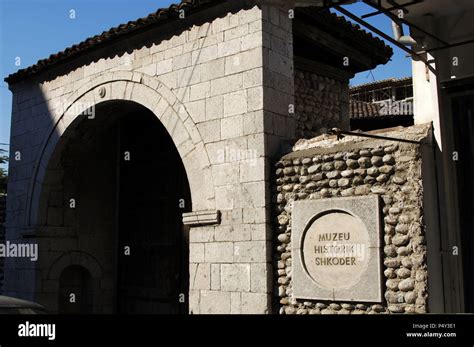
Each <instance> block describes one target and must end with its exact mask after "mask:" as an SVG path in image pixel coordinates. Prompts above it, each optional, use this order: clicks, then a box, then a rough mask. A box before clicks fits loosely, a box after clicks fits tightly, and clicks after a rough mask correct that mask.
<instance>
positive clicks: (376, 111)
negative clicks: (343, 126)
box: [349, 99, 413, 119]
mask: <svg viewBox="0 0 474 347" xmlns="http://www.w3.org/2000/svg"><path fill="white" fill-rule="evenodd" d="M393 107H394V109H392V110H391V108H390V105H385V106H384V105H382V104H375V103H371V102H364V101H359V100H354V99H351V100H350V102H349V117H350V119H387V118H397V117H406V116H413V115H412V114H409V113H404V110H400V109H397V108H396V102H394V104H393Z"/></svg>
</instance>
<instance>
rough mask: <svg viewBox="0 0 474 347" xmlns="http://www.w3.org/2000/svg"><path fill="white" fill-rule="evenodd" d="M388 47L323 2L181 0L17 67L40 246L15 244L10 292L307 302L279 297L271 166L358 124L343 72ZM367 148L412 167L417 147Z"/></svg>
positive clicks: (20, 239) (25, 165) (13, 234)
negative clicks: (31, 249)
mask: <svg viewBox="0 0 474 347" xmlns="http://www.w3.org/2000/svg"><path fill="white" fill-rule="evenodd" d="M293 10H294V12H293ZM293 14H294V18H293ZM391 54H392V51H391V49H390V48H389V47H387V46H385V45H384V43H383V42H382V41H380V40H378V39H375V38H373V37H372V36H371V35H369V34H367V33H365V32H364V31H362V30H360V29H359V28H357V27H354V26H352V25H351V24H349V23H348V22H346V21H345V20H344V19H342V18H339V17H337V16H335V15H332V14H329V13H327V12H321V11H320V9H319V8H317V7H305V8H295V9H290V11H289V10H288V9H283V8H278V7H274V6H271V5H258V4H255V3H254V2H253V1H240V0H239V1H237V0H232V1H222V0H207V1H192V2H191V1H183V2H182V3H181V4H179V5H174V6H171V7H170V8H167V9H160V10H158V11H157V12H156V13H153V14H151V15H149V16H147V17H145V18H142V19H139V20H136V21H133V22H129V23H127V24H123V25H120V26H118V27H116V28H113V29H111V30H109V31H107V32H104V33H102V34H100V35H97V36H94V37H92V38H89V39H87V40H85V41H84V42H82V43H80V44H78V45H74V46H72V47H70V48H67V49H65V50H64V51H62V52H59V53H57V54H54V55H51V56H50V57H49V58H47V59H45V60H41V61H39V62H38V63H37V64H35V65H33V66H31V67H29V68H27V69H24V70H20V71H18V72H17V73H15V74H13V75H10V76H9V77H8V78H6V81H7V82H8V84H9V87H10V90H11V91H12V93H13V110H12V128H11V142H10V143H11V147H10V153H11V160H10V167H9V186H8V202H7V223H6V238H7V240H9V241H10V242H16V243H25V242H30V243H37V244H38V247H39V257H38V260H37V261H36V262H33V261H30V260H29V259H25V258H6V260H5V282H4V288H3V294H5V295H11V296H17V297H21V298H25V299H29V300H33V301H37V302H39V303H41V304H43V305H45V306H46V307H47V308H48V309H49V310H50V311H51V312H64V313H79V312H93V313H112V312H122V313H135V312H140V313H179V312H181V313H185V312H190V313H197V314H199V313H272V312H273V313H277V312H278V311H279V310H280V307H279V305H283V306H284V307H285V308H283V311H285V312H287V313H291V312H292V310H294V311H295V310H298V309H299V308H298V307H299V306H298V304H297V302H292V303H290V302H288V303H285V302H283V303H282V304H280V303H281V300H284V299H285V298H286V295H287V292H286V289H291V286H290V285H288V282H286V283H281V284H282V286H286V287H287V288H283V289H284V293H280V294H281V295H279V291H282V290H283V289H282V288H280V286H278V285H277V281H278V283H280V282H282V281H283V282H284V281H289V279H288V273H287V272H285V274H283V270H285V271H287V270H288V269H287V267H288V263H289V259H288V258H287V259H286V262H287V263H286V265H285V266H284V268H281V266H280V263H279V262H280V261H282V260H283V258H281V257H282V256H283V254H287V252H280V253H278V255H276V254H275V249H276V247H280V248H279V249H280V250H282V251H283V250H284V249H283V248H282V247H281V245H280V246H279V245H277V244H276V243H277V241H276V240H277V239H276V237H277V235H278V234H281V233H282V232H280V231H278V230H280V229H279V227H278V226H276V225H275V223H274V221H275V210H274V209H273V207H275V206H274V204H273V201H274V199H275V198H276V195H275V194H274V191H275V189H276V188H277V187H278V188H280V185H279V184H278V185H277V183H276V182H275V180H274V175H273V174H274V169H273V164H274V162H275V161H278V160H279V157H280V156H281V155H282V154H283V153H286V152H287V151H288V150H289V149H290V148H291V145H292V144H293V143H294V142H295V141H296V140H297V139H299V138H302V137H304V138H310V137H314V136H316V135H321V134H324V133H326V132H327V130H328V129H330V128H333V127H339V128H341V129H349V118H348V111H349V84H348V81H349V79H350V78H351V77H353V75H354V74H355V73H357V72H360V71H364V70H368V69H372V68H374V67H375V66H376V65H378V64H384V63H386V62H387V61H388V59H389V58H390V56H391ZM417 136H418V135H417ZM367 146H369V145H367ZM374 146H375V144H374V145H372V144H371V145H370V146H369V147H370V148H372V149H373V150H375V151H377V153H376V154H374V156H379V154H378V152H382V151H385V152H384V153H393V152H394V151H399V152H396V154H394V157H395V160H396V161H397V162H398V161H400V162H403V161H405V162H407V163H408V164H407V165H409V168H408V170H414V171H416V170H417V168H418V166H417V165H418V162H417V159H416V154H415V152H413V151H412V150H411V149H393V150H392V149H390V150H389V149H387V146H386V145H385V144H382V148H383V149H379V148H378V147H374ZM377 146H378V145H377ZM364 148H365V147H364ZM389 151H390V152H389ZM405 151H407V153H410V154H409V155H408V154H407V155H405V154H404V153H405ZM371 153H372V152H371ZM315 155H316V154H315ZM380 155H381V154H380ZM357 156H360V157H365V156H364V155H363V154H362V153H360V152H359V153H358V154H357ZM407 156H408V159H407V158H406V157H407ZM334 158H335V157H333V156H332V157H331V158H329V157H328V158H326V159H324V160H325V161H328V162H330V161H332V160H337V159H334ZM384 158H385V157H384ZM307 159H309V157H305V156H303V159H302V161H301V162H302V163H307V162H308V160H307ZM292 160H296V159H292ZM311 160H313V159H311ZM366 161H367V160H365V161H364V163H365V162H366ZM391 161H392V159H390V160H389V162H390V163H389V164H387V165H392V167H393V164H392V163H391ZM412 161H413V164H411V163H412ZM285 163H286V162H284V163H283V164H282V165H283V166H285V167H286V164H285ZM298 163H299V162H298ZM298 163H295V164H294V165H295V166H298V165H300V164H298ZM304 165H306V164H304ZM364 165H365V164H364ZM374 165H376V167H378V165H379V163H378V162H377V163H376V164H374ZM284 170H286V169H284ZM292 170H293V169H292ZM309 170H310V169H308V171H309ZM374 170H378V169H376V168H375V169H374ZM374 170H372V171H374ZM387 170H388V171H387V174H386V175H389V174H394V175H395V173H393V172H392V171H391V170H392V169H387ZM397 170H398V169H397ZM290 171H291V170H290ZM284 172H285V174H288V175H290V173H289V171H288V170H286V171H284ZM292 172H293V171H292ZM367 172H368V170H367ZM374 172H375V171H374ZM315 174H317V172H316V171H315ZM341 175H342V173H341ZM374 175H375V173H374V174H373V175H369V176H370V177H375V176H374ZM294 177H296V176H294ZM384 177H385V176H384ZM394 177H398V176H394ZM377 178H378V177H377ZM334 179H336V176H334ZM385 179H386V180H388V179H390V180H391V181H390V183H386V184H385V183H384V184H385V185H386V186H387V189H392V188H391V187H396V184H397V183H396V180H395V178H392V177H388V176H387V177H385ZM363 180H365V178H363ZM367 180H368V181H367V182H368V183H365V184H366V185H368V186H366V187H364V188H363V189H362V188H360V189H357V188H355V190H354V192H356V191H357V192H359V193H361V194H362V193H363V194H366V193H367V194H369V191H371V189H373V187H372V186H371V185H375V186H376V185H377V184H375V183H374V182H372V181H373V180H370V179H367ZM354 181H355V178H354V179H352V178H351V181H350V182H349V183H348V184H345V183H344V184H343V185H342V186H343V188H344V190H342V186H341V189H340V190H337V193H335V195H338V194H343V193H342V192H343V191H344V192H347V190H348V189H350V188H349V186H350V185H353V184H355V183H354ZM369 181H370V182H369ZM364 182H365V181H364ZM377 182H378V181H377ZM384 182H385V181H384ZM387 182H388V181H387ZM410 182H411V181H410ZM328 184H329V181H328ZM331 184H332V183H331ZM380 184H382V183H380ZM272 187H273V188H272ZM413 187H415V188H416V189H418V188H417V187H418V185H417V183H416V182H413ZM293 188H294V187H293ZM305 189H309V188H308V185H306V186H305ZM318 189H319V188H318ZM318 191H319V192H320V194H322V196H326V195H325V194H326V193H323V192H322V189H321V190H318ZM299 193H300V192H298V194H299ZM301 193H303V194H307V192H306V191H305V192H301ZM331 194H333V193H331ZM344 194H345V193H344ZM397 194H398V193H397ZM413 194H414V195H413V197H412V198H413V199H414V200H416V199H418V198H419V196H418V195H417V193H413ZM333 195H334V194H333ZM308 196H309V195H308ZM279 199H280V200H279V206H280V207H279V208H284V205H283V204H284V203H285V202H286V201H288V200H281V198H279ZM285 199H287V198H286V197H285ZM410 201H411V200H410ZM416 206H417V208H419V205H416ZM390 211H391V210H390ZM390 211H389V212H388V214H387V213H386V218H390V215H391V213H392V212H393V211H392V212H390ZM416 211H418V210H416ZM416 211H415V212H414V213H415V214H416V213H419V211H418V212H416ZM393 213H395V212H393ZM412 217H413V218H415V217H416V216H415V215H413V216H412ZM410 218H411V217H410ZM280 219H282V217H280ZM281 224H283V225H285V224H284V223H281ZM401 225H402V227H406V224H401ZM393 227H394V228H399V229H401V228H402V227H399V226H395V225H394V226H393ZM392 229H393V228H391V229H390V230H392ZM397 230H398V229H397ZM400 232H401V231H400ZM283 234H285V232H283ZM286 234H287V236H282V237H280V236H278V240H279V241H278V242H280V241H281V242H283V243H285V242H286V241H287V240H286V239H284V238H285V237H288V236H289V235H290V234H289V233H286ZM417 235H418V234H417ZM282 238H283V239H282ZM405 241H406V240H405ZM405 241H403V242H405ZM400 242H401V241H400ZM285 244H287V243H285ZM397 251H399V249H397V250H395V249H390V250H388V252H389V253H390V254H392V253H393V252H397ZM275 266H276V268H275ZM387 266H388V265H387ZM420 269H421V270H420V271H423V266H422V265H420ZM280 270H282V271H280ZM277 271H278V272H277ZM392 272H393V271H392ZM422 275H423V273H422V274H421V275H420V276H422ZM390 276H392V275H390ZM400 276H402V275H400ZM403 276H405V275H404V274H403ZM285 278H286V279H285ZM421 282H423V280H421ZM421 282H420V283H421ZM396 284H397V285H401V284H400V283H398V282H397V283H396ZM393 285H394V286H395V284H393ZM415 287H416V291H415V292H413V290H411V289H410V292H412V293H414V294H413V295H414V299H415V301H416V300H418V298H424V295H425V294H424V293H422V292H421V290H422V289H419V285H418V284H415ZM407 288H408V287H407ZM289 293H291V291H290V292H289ZM420 293H421V294H420ZM72 294H73V297H74V300H71V295H72ZM394 295H398V294H397V293H395V294H394ZM420 300H421V299H420ZM302 305H303V306H304V302H303V303H302ZM283 306H282V307H283ZM310 306H311V309H313V310H316V306H314V305H313V304H311V305H310ZM313 306H314V307H313ZM418 306H419V308H418V309H419V310H421V309H422V307H424V306H423V304H422V303H421V302H420V303H418ZM308 307H309V306H308ZM381 307H382V308H380V309H379V308H374V310H375V311H377V312H378V311H386V310H387V306H386V305H385V306H381ZM410 307H412V306H410ZM413 307H414V306H413ZM320 308H321V309H322V306H321V307H318V308H317V309H320ZM343 308H344V309H346V308H345V307H343ZM388 309H390V307H388ZM402 309H403V310H405V311H406V312H411V311H410V310H412V309H411V308H410V309H406V308H405V307H403V308H397V310H398V311H397V310H395V311H394V312H399V311H400V310H402ZM414 309H415V308H413V310H414ZM392 311H393V310H392Z"/></svg>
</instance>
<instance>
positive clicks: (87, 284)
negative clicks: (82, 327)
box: [58, 265, 94, 314]
mask: <svg viewBox="0 0 474 347" xmlns="http://www.w3.org/2000/svg"><path fill="white" fill-rule="evenodd" d="M93 295H94V293H93V290H92V278H91V274H90V273H89V271H87V270H86V269H85V268H84V267H82V266H79V265H71V266H68V267H67V268H65V269H64V270H63V272H62V273H61V276H60V277H59V304H58V307H59V313H63V314H85V313H92V312H93Z"/></svg>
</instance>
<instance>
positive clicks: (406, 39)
mask: <svg viewBox="0 0 474 347" xmlns="http://www.w3.org/2000/svg"><path fill="white" fill-rule="evenodd" d="M392 30H393V37H394V38H395V40H397V41H398V42H400V43H401V44H403V45H408V46H414V45H416V44H417V42H416V40H415V39H414V38H413V37H411V36H409V35H403V27H402V26H401V25H400V24H398V23H396V22H395V21H394V20H392Z"/></svg>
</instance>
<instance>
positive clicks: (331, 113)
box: [295, 68, 349, 138]
mask: <svg viewBox="0 0 474 347" xmlns="http://www.w3.org/2000/svg"><path fill="white" fill-rule="evenodd" d="M295 102H296V112H295V118H296V133H297V136H298V137H299V138H312V137H315V136H318V135H321V134H325V133H327V131H328V129H331V128H339V129H348V124H349V118H348V117H349V114H348V102H349V84H348V81H345V82H344V81H340V80H337V79H335V78H331V77H326V76H324V75H323V74H322V73H320V74H317V73H315V72H312V71H305V70H303V69H301V68H296V71H295Z"/></svg>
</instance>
